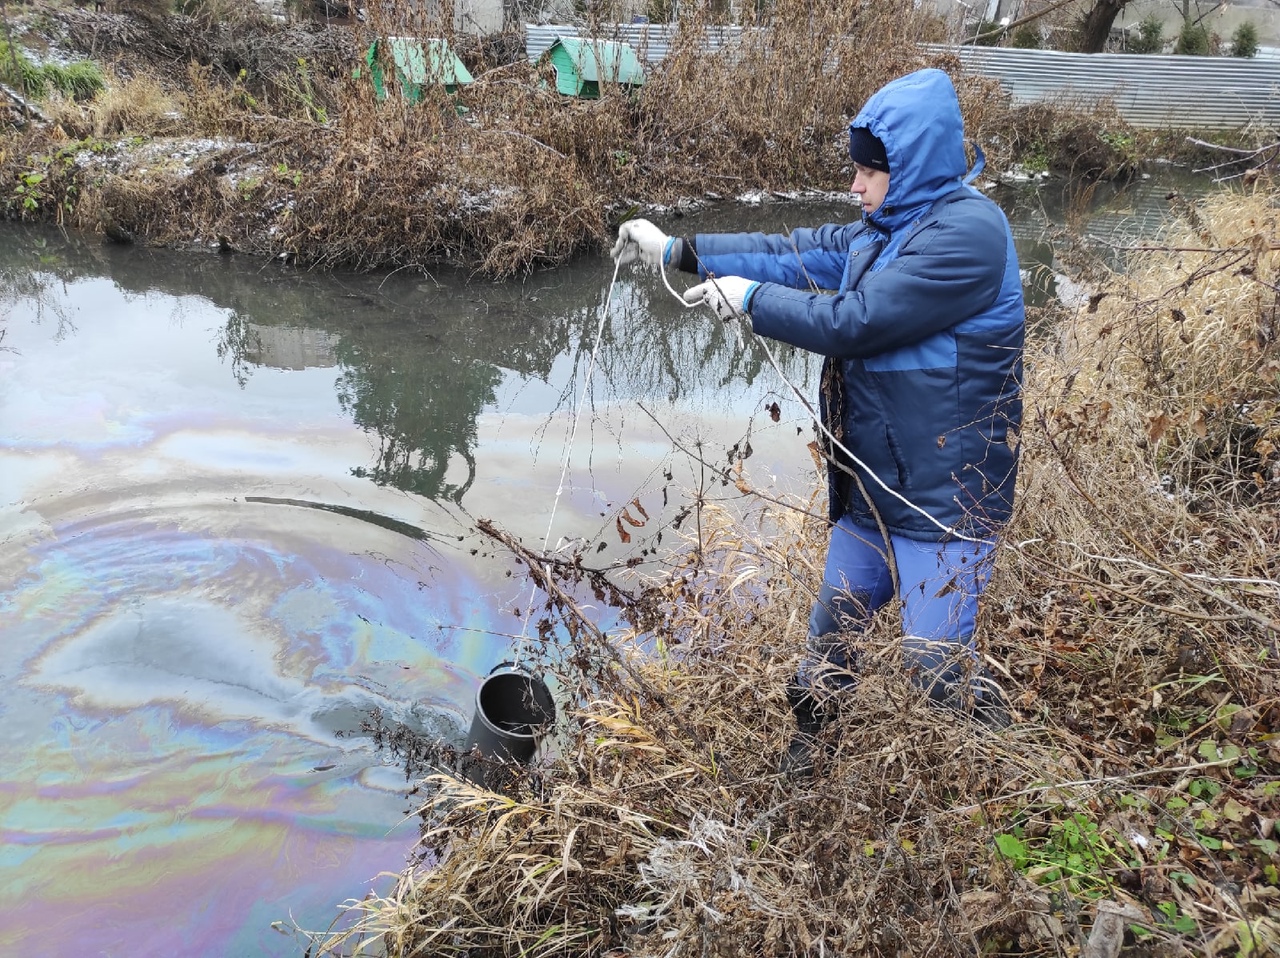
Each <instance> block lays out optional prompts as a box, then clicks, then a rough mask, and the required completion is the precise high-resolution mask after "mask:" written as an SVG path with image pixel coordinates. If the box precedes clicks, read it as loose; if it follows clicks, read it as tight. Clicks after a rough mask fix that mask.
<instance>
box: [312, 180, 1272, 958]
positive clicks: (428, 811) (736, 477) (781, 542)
mask: <svg viewBox="0 0 1280 958" xmlns="http://www.w3.org/2000/svg"><path fill="white" fill-rule="evenodd" d="M1185 212H1186V219H1185V221H1184V222H1183V223H1182V224H1181V225H1180V226H1178V227H1177V228H1175V229H1173V230H1172V231H1171V232H1170V233H1169V235H1168V236H1166V237H1164V238H1163V240H1162V241H1161V242H1159V243H1156V242H1153V243H1151V244H1149V246H1148V248H1147V249H1146V250H1145V251H1144V252H1141V253H1139V254H1135V255H1134V256H1133V258H1131V260H1130V262H1129V264H1128V270H1127V271H1126V273H1125V274H1124V275H1115V274H1107V273H1106V272H1105V271H1104V270H1102V269H1101V268H1097V269H1095V271H1093V272H1092V273H1091V277H1090V278H1091V283H1092V284H1093V286H1092V289H1093V294H1092V295H1091V296H1090V297H1088V298H1087V299H1085V300H1083V301H1082V302H1080V303H1079V305H1077V306H1073V307H1070V308H1068V307H1066V306H1063V305H1061V304H1058V305H1054V306H1050V307H1049V308H1048V310H1047V311H1046V312H1045V313H1044V314H1043V315H1040V316H1037V320H1038V321H1037V322H1035V323H1033V324H1031V326H1030V338H1029V342H1028V347H1027V385H1026V394H1025V398H1026V416H1025V420H1024V429H1023V433H1022V435H1021V437H1020V441H1021V443H1022V448H1023V459H1022V471H1021V475H1020V491H1019V496H1020V499H1019V505H1018V508H1017V510H1016V513H1015V517H1014V520H1013V523H1012V527H1011V528H1010V529H1009V530H1008V533H1007V534H1006V535H1005V537H1004V541H1003V543H1002V546H1001V548H1000V549H999V550H998V552H997V561H996V569H995V572H994V577H993V582H992V586H991V587H990V589H989V590H988V592H987V593H986V596H985V598H984V601H983V604H982V608H981V610H980V616H979V624H978V625H979V627H978V635H979V641H980V651H981V654H982V656H983V659H984V662H985V663H986V665H987V666H988V667H989V668H990V669H991V671H992V673H993V674H995V675H996V676H998V679H999V681H1000V682H1001V683H1002V685H1003V686H1004V687H1005V689H1006V690H1007V692H1008V694H1009V697H1010V699H1011V702H1012V704H1013V708H1014V712H1015V714H1016V722H1015V724H1014V725H1013V727H1012V728H1010V729H1008V730H1007V731H1004V732H1001V733H998V734H991V733H988V732H985V731H983V730H982V729H980V728H978V727H977V726H970V725H968V724H967V723H965V722H964V721H961V720H959V719H957V718H955V717H953V716H949V715H945V714H942V713H939V712H938V711H936V710H935V709H934V708H933V707H931V706H930V705H929V704H927V703H926V702H925V701H923V698H922V696H921V694H920V693H919V692H918V691H917V690H915V689H913V687H912V686H911V685H910V683H909V682H908V681H906V680H905V678H904V677H903V674H902V671H901V666H900V664H899V663H898V662H896V661H895V658H896V642H895V639H896V635H897V631H898V622H897V615H896V611H895V610H892V609H891V610H888V614H887V615H885V616H884V617H882V618H879V619H877V620H876V622H875V623H874V624H873V626H872V629H871V630H870V633H869V634H868V635H867V636H866V637H865V638H864V639H862V640H860V641H859V646H860V648H861V649H862V651H863V658H862V662H863V666H862V668H861V670H860V684H859V686H858V688H857V689H856V690H855V691H854V692H853V693H852V694H851V695H849V696H848V697H847V699H846V700H845V701H844V702H843V703H842V706H843V707H842V711H841V716H840V718H839V719H838V720H837V721H836V722H834V723H833V725H832V727H831V728H829V729H828V731H827V732H826V733H824V740H825V743H826V745H827V748H826V750H825V751H824V752H823V754H822V757H821V760H820V761H819V767H818V773H817V775H816V777H815V778H814V779H813V780H812V781H790V780H787V779H784V778H782V777H780V776H779V775H778V774H777V772H776V769H777V762H778V757H779V755H780V754H781V752H782V750H783V749H784V747H785V744H786V742H787V740H788V737H789V735H790V733H791V730H792V723H791V719H790V716H789V710H788V708H787V705H786V702H785V700H784V696H783V689H784V688H785V685H786V682H787V679H788V677H789V676H790V675H791V674H792V672H793V670H794V668H795V665H796V662H797V660H798V657H799V656H800V655H801V653H802V648H803V644H804V632H805V623H806V621H807V613H808V608H809V603H810V601H811V595H812V592H811V583H812V582H814V581H816V580H817V578H818V577H819V576H820V573H821V569H820V565H821V561H822V548H821V543H822V541H823V535H822V533H821V524H822V516H821V511H822V510H821V503H820V502H817V501H812V500H802V499H797V500H794V501H793V500H787V501H779V500H778V499H777V498H772V497H765V496H760V497H758V498H755V499H754V500H752V501H753V504H752V506H751V507H750V509H749V510H748V512H747V513H746V514H745V515H744V514H743V513H742V512H740V511H738V510H736V509H729V508H722V507H721V506H720V505H718V504H717V503H716V502H715V501H713V497H711V496H702V497H698V498H696V499H693V498H691V503H690V507H691V510H693V509H695V508H696V511H697V519H696V521H695V520H694V519H693V518H690V519H689V521H688V522H687V523H686V524H685V525H684V527H683V530H682V531H683V533H684V535H685V539H684V541H683V545H682V546H680V547H678V548H677V550H676V558H675V561H674V567H673V568H672V571H671V572H670V574H668V575H663V576H659V577H649V578H644V577H637V578H636V579H635V580H634V581H633V582H632V583H630V588H631V592H630V594H628V593H625V592H618V591H612V590H611V589H610V587H609V584H608V582H607V581H606V580H604V579H603V578H600V579H598V580H596V579H595V578H594V577H593V575H592V573H591V572H590V571H589V568H590V565H591V561H590V558H589V557H586V556H578V557H572V556H569V557H566V556H564V555H560V554H557V555H554V556H540V555H537V554H535V553H532V552H530V551H529V550H528V549H527V548H526V547H525V546H522V545H521V544H520V543H519V542H517V541H516V540H515V539H514V537H511V536H509V535H504V534H503V533H502V532H501V530H496V529H492V527H491V534H492V535H493V537H494V539H495V540H497V541H498V542H499V543H500V544H501V545H503V546H504V547H506V548H507V549H508V550H510V552H511V553H512V555H513V557H514V559H515V560H516V564H517V567H518V568H519V569H521V570H527V571H528V574H530V575H532V576H533V577H534V579H535V580H536V581H537V582H538V584H539V586H540V587H541V589H542V591H543V593H545V594H547V595H548V596H550V597H551V603H550V605H549V606H548V610H547V616H548V618H549V619H554V620H559V621H560V622H562V624H563V627H564V631H567V633H568V634H569V635H571V636H572V642H571V643H569V645H568V650H567V651H565V650H564V648H563V647H562V646H560V645H558V644H554V643H553V644H548V645H547V646H546V647H543V648H542V649H541V653H542V656H543V658H542V659H540V660H539V667H540V668H543V669H545V671H546V672H548V673H550V674H552V675H554V676H555V679H556V683H557V687H558V688H559V689H560V690H561V692H562V705H563V710H562V715H563V724H562V727H561V729H560V734H559V735H558V737H557V739H556V742H555V745H554V747H553V748H552V749H551V753H550V754H548V755H547V756H545V757H544V758H543V760H542V761H540V762H539V763H538V764H537V765H536V766H535V767H534V768H532V769H530V770H529V772H528V773H527V774H526V775H524V776H523V777H521V778H520V779H518V780H517V781H515V782H514V783H513V784H512V785H511V787H510V789H509V792H508V793H507V794H505V795H499V794H495V793H492V792H486V791H483V790H479V789H476V788H474V787H472V786H470V785H467V784H466V783H463V782H460V781H458V780H455V779H453V778H451V777H447V776H435V777H430V778H427V779H425V780H424V781H422V782H421V787H422V789H423V794H424V795H425V796H426V798H425V804H424V805H423V807H422V809H421V811H420V815H421V820H422V826H421V827H422V842H421V846H420V849H419V853H420V856H419V860H418V861H417V862H416V863H415V864H414V865H413V866H411V867H410V868H409V869H408V870H406V872H405V874H404V875H403V876H402V878H401V881H400V884H399V886H398V888H397V889H396V890H395V891H394V892H393V893H392V894H390V895H388V896H386V897H384V898H367V899H365V900H363V901H361V902H359V903H354V902H353V903H351V915H352V916H354V917H355V918H356V919H357V924H356V925H355V927H354V928H352V929H349V930H347V931H346V932H344V933H342V934H338V935H332V936H318V937H317V939H316V942H315V944H316V947H317V951H318V953H320V954H334V955H338V954H351V953H364V952H363V951H357V952H353V951H351V949H352V948H354V947H356V944H357V943H358V942H359V943H361V944H362V946H363V947H365V948H369V949H372V951H371V953H379V954H381V953H382V951H380V950H379V949H380V948H383V947H385V949H386V953H387V954H389V955H392V956H407V955H418V954H432V955H458V956H463V955H528V954H537V955H540V956H553V955H555V956H559V955H563V956H565V958H569V956H573V958H580V956H583V955H600V956H605V955H607V956H613V958H622V956H634V958H641V956H643V958H650V956H652V958H657V956H661V955H672V954H704V955H726V956H742V955H755V956H775V955H776V956H782V955H813V954H838V955H843V956H864V955H865V956H868V958H870V956H879V955H886V954H893V955H908V954H932V955H944V956H956V958H959V956H971V955H974V954H1019V955H1030V956H1046V958H1047V956H1050V955H1063V954H1081V955H1088V956H1091V958H1114V956H1115V955H1117V954H1118V953H1120V951H1121V949H1122V948H1123V949H1125V952H1124V953H1126V954H1133V955H1152V956H1155V955H1159V956H1192V955H1195V956H1204V955H1236V956H1244V955H1249V956H1260V955H1263V954H1274V953H1275V952H1276V950H1277V948H1280V923H1277V921H1276V914H1277V905H1278V904H1280V870H1278V869H1280V834H1277V832H1276V822H1277V819H1280V738H1278V737H1277V734H1276V731H1275V730H1276V728H1277V727H1278V726H1280V713H1278V712H1277V702H1280V665H1278V660H1277V654H1278V650H1277V645H1276V641H1277V635H1278V634H1280V620H1278V619H1277V617H1276V610H1277V608H1280V560H1278V559H1277V557H1278V556H1280V463H1278V461H1277V452H1278V450H1280V399H1278V398H1277V392H1276V385H1275V384H1276V381H1277V378H1276V377H1277V376H1280V326H1277V322H1278V321H1277V297H1276V290H1277V288H1278V287H1280V227H1278V226H1277V218H1276V212H1275V191H1274V189H1273V188H1272V187H1271V186H1270V185H1264V186H1260V187H1258V188H1256V189H1254V190H1253V191H1251V193H1250V195H1247V196H1239V195H1237V196H1231V195H1226V194H1223V195H1219V196H1216V197H1213V198H1211V199H1209V200H1208V201H1206V202H1205V203H1203V204H1201V205H1198V206H1197V207H1196V208H1195V209H1191V208H1187V209H1186V211H1185ZM1039 320H1043V321H1039ZM704 467H705V468H706V469H708V470H709V474H713V475H714V474H716V473H719V474H718V475H716V480H715V481H716V482H722V483H724V484H726V485H728V484H732V485H733V486H734V487H736V489H737V491H738V492H739V493H742V494H745V495H747V496H751V495H752V493H753V489H754V477H753V475H752V463H751V461H750V460H745V461H739V462H737V463H735V464H734V465H732V466H731V467H729V468H725V467H724V466H723V464H716V463H707V464H704ZM691 496H692V494H691ZM584 577H586V578H587V579H588V580H592V581H597V582H598V585H599V589H598V592H597V602H605V601H608V602H610V603H611V604H613V605H615V606H616V607H618V608H620V609H621V610H622V611H623V613H624V616H625V617H628V618H629V619H630V620H631V621H632V623H633V628H632V629H631V630H630V631H629V632H622V633H615V634H613V635H609V636H606V635H604V634H602V633H601V632H600V631H599V630H598V629H597V628H596V627H595V626H594V624H593V623H594V621H596V618H597V615H598V610H595V609H593V610H590V611H588V610H585V609H582V608H579V607H577V606H576V605H575V604H574V603H572V602H571V601H569V600H568V599H567V597H566V596H567V593H566V592H564V591H561V590H560V589H559V588H558V583H559V582H561V581H563V580H568V581H570V582H573V583H580V582H581V581H582V579H583V578H584ZM550 632H551V630H550V629H547V630H545V633H544V634H550ZM557 634H559V633H557ZM384 733H385V737H384V738H383V741H384V742H385V743H386V744H388V745H390V746H391V747H392V748H393V749H394V750H396V751H398V753H399V754H400V755H401V756H402V757H405V758H407V759H408V760H410V762H411V768H414V769H416V770H417V771H418V772H421V771H422V769H423V766H424V765H427V766H429V765H430V763H431V762H433V761H437V760H439V756H438V754H433V752H432V743H430V742H425V741H422V740H415V738H414V736H412V735H409V734H405V733H404V730H402V729H395V728H392V729H387V730H384Z"/></svg>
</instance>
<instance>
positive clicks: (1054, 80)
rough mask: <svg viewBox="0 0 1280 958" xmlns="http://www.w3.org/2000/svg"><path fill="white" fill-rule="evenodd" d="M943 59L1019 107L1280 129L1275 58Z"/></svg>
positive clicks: (1201, 126)
mask: <svg viewBox="0 0 1280 958" xmlns="http://www.w3.org/2000/svg"><path fill="white" fill-rule="evenodd" d="M578 35H579V31H578V28H576V27H572V26H565V25H554V24H544V25H530V26H528V27H526V40H525V50H526V52H527V54H528V55H529V57H530V58H531V59H537V58H538V57H539V56H541V55H542V53H543V52H544V51H545V50H546V49H547V47H549V46H551V44H552V43H553V42H554V41H555V38H556V37H558V36H578ZM742 35H743V30H742V28H740V27H722V28H718V29H716V30H714V31H712V32H709V33H708V34H707V36H706V37H705V38H703V39H701V40H700V42H699V44H698V46H699V48H700V49H702V50H704V51H705V52H708V53H714V52H717V51H720V50H723V49H724V48H726V47H731V46H732V45H733V44H734V43H736V42H737V41H738V40H740V39H741V37H742ZM604 39H610V40H621V41H623V42H626V43H629V44H631V45H632V46H633V47H635V48H636V50H637V52H638V53H639V54H640V57H641V59H642V60H645V61H647V62H648V63H650V64H656V63H658V62H660V61H661V60H662V59H663V58H664V57H665V56H666V55H667V53H668V51H669V50H670V49H671V45H672V43H673V41H675V39H676V34H675V27H674V26H672V25H669V24H657V23H620V24H616V25H613V26H612V27H610V28H609V30H608V32H607V35H606V36H605V37H604ZM924 49H925V50H927V51H928V52H930V53H934V54H937V55H938V56H955V57H958V58H959V60H960V64H961V69H962V70H963V71H964V72H966V73H970V74H973V75H976V76H985V77H991V78H993V79H996V80H999V81H1000V83H1001V85H1003V86H1004V88H1005V89H1006V90H1008V91H1009V94H1010V96H1011V97H1012V98H1013V101H1014V102H1015V103H1033V102H1037V101H1041V100H1055V101H1057V100H1065V101H1068V102H1070V101H1077V102H1081V103H1088V102H1093V101H1096V100H1098V99H1102V98H1109V99H1111V100H1112V102H1114V103H1115V105H1116V108H1117V109H1118V110H1119V112H1120V115H1121V116H1122V117H1124V119H1125V120H1126V121H1127V122H1129V123H1131V124H1133V125H1134V126H1139V127H1164V126H1171V127H1177V128H1181V129H1193V130H1194V129H1198V130H1234V129H1240V128H1242V127H1245V126H1250V125H1252V126H1255V127H1258V128H1261V129H1263V130H1269V131H1275V130H1280V62H1278V61H1276V60H1274V59H1271V58H1255V59H1247V60H1245V59H1236V58H1234V57H1189V56H1176V55H1160V54H1149V55H1137V54H1122V53H1062V52H1060V51H1057V50H1014V49H1009V48H1005V47H973V46H964V47H955V46H942V45H927V46H926V47H925V48H924Z"/></svg>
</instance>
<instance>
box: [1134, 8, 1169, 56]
mask: <svg viewBox="0 0 1280 958" xmlns="http://www.w3.org/2000/svg"><path fill="white" fill-rule="evenodd" d="M1163 49H1164V25H1163V24H1162V23H1161V22H1160V20H1159V18H1157V17H1156V15H1155V14H1149V15H1148V16H1146V17H1144V18H1143V19H1142V21H1141V22H1140V23H1139V24H1138V35H1137V36H1135V37H1130V38H1129V41H1128V52H1130V53H1159V52H1160V51H1161V50H1163Z"/></svg>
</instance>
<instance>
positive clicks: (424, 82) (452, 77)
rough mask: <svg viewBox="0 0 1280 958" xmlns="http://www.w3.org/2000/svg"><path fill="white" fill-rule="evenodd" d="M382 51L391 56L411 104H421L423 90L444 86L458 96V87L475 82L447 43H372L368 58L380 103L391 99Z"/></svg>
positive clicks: (402, 39) (392, 40)
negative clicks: (381, 60)
mask: <svg viewBox="0 0 1280 958" xmlns="http://www.w3.org/2000/svg"><path fill="white" fill-rule="evenodd" d="M380 48H381V49H382V50H385V51H387V52H389V53H390V54H391V62H392V63H393V64H395V71H396V81H397V82H398V83H399V84H400V90H401V93H402V95H403V96H404V98H405V99H406V100H408V101H409V102H410V103H417V102H418V101H420V100H421V99H422V93H423V89H424V88H425V87H427V86H430V85H431V84H433V83H439V84H442V85H443V86H444V88H445V89H446V90H448V91H449V92H450V93H456V92H457V90H458V87H460V86H465V85H466V84H468V83H471V82H472V79H473V78H472V76H471V73H470V72H469V71H468V70H467V68H466V66H465V65H464V64H463V62H462V61H461V60H459V59H458V56H457V54H455V53H454V52H453V51H452V50H450V49H449V44H448V43H447V42H445V41H444V40H415V39H413V38H412V37H388V38H387V39H385V40H375V41H374V42H373V43H372V44H370V45H369V51H368V53H366V54H365V57H364V60H365V63H367V64H368V66H369V75H370V77H372V79H373V90H374V93H375V94H376V95H377V97H378V99H379V100H385V99H386V98H387V87H386V79H385V77H384V76H383V73H382V63H381V62H379V56H378V54H379V52H380Z"/></svg>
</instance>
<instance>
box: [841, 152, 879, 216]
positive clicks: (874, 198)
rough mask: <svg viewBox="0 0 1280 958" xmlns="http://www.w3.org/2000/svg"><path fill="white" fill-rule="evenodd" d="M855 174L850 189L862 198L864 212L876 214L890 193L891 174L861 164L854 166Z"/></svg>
mask: <svg viewBox="0 0 1280 958" xmlns="http://www.w3.org/2000/svg"><path fill="white" fill-rule="evenodd" d="M853 172H854V177H853V185H852V186H851V187H849V189H850V190H851V191H852V192H853V193H855V194H857V195H858V196H860V197H862V208H863V210H865V211H866V212H868V213H874V212H875V211H876V210H878V209H879V208H880V204H881V203H883V202H884V196H885V194H886V193H888V192H889V174H888V173H883V172H881V171H880V170H873V169H872V168H871V167H869V166H863V165H862V164H860V163H855V164H853Z"/></svg>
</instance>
